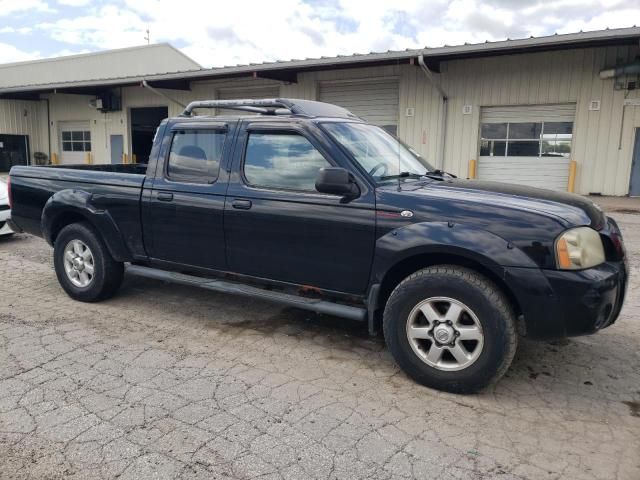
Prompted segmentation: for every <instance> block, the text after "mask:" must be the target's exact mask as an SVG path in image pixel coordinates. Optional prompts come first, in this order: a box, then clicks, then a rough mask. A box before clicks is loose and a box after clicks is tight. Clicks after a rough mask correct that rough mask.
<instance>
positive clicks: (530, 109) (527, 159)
mask: <svg viewBox="0 0 640 480" xmlns="http://www.w3.org/2000/svg"><path fill="white" fill-rule="evenodd" d="M575 112H576V107H575V104H562V105H532V106H508V107H504V106H503V107H483V108H482V110H481V114H480V148H479V150H480V155H479V162H478V178H479V179H481V180H492V181H499V182H509V183H517V184H522V185H528V186H533V187H541V188H549V189H553V190H566V189H567V181H568V176H569V163H570V161H571V144H572V138H573V122H574V118H575Z"/></svg>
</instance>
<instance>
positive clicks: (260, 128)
mask: <svg viewBox="0 0 640 480" xmlns="http://www.w3.org/2000/svg"><path fill="white" fill-rule="evenodd" d="M252 133H258V134H260V133H261V134H272V135H297V136H299V137H302V138H304V139H305V140H307V141H308V142H309V144H310V145H311V146H312V147H313V148H314V149H315V150H316V151H317V152H318V153H319V154H320V155H321V156H322V158H323V159H324V160H325V161H326V162H327V163H328V166H329V167H336V166H338V165H337V164H336V163H335V162H334V161H333V160H332V159H331V157H330V156H329V155H327V154H326V153H325V151H324V150H323V149H322V148H321V147H320V146H319V145H318V143H317V142H315V141H314V139H313V138H311V137H310V135H307V133H306V132H305V130H303V129H302V128H300V127H298V126H296V125H255V124H254V125H251V124H249V125H248V126H247V128H246V129H245V138H244V145H243V148H242V158H241V161H240V169H239V173H240V178H241V179H242V183H243V184H244V185H245V186H246V187H249V188H252V189H255V190H262V191H269V192H287V193H300V194H306V195H316V196H321V197H335V195H329V194H326V193H321V192H318V191H317V190H316V189H315V188H314V189H313V190H300V189H294V188H285V187H277V186H269V185H256V184H254V183H251V182H250V181H249V179H248V178H247V177H246V175H245V162H246V160H247V149H248V147H249V138H250V137H251V134H252Z"/></svg>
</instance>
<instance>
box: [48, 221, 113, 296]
mask: <svg viewBox="0 0 640 480" xmlns="http://www.w3.org/2000/svg"><path fill="white" fill-rule="evenodd" d="M53 261H54V265H55V269H56V276H57V277H58V282H60V285H61V286H62V288H63V289H64V291H65V292H67V294H68V295H69V296H70V297H71V298H73V299H74V300H80V301H81V302H97V301H100V300H104V299H107V298H109V297H111V296H113V295H114V294H115V293H116V291H117V290H118V288H120V285H121V284H122V278H123V275H124V265H123V264H122V263H121V262H116V261H115V260H114V259H113V258H112V257H111V254H110V253H109V250H108V249H107V247H106V245H105V244H104V242H103V241H102V239H101V238H100V237H99V236H98V235H97V234H96V233H95V231H94V230H93V228H92V227H91V226H90V225H88V224H85V223H74V224H71V225H67V226H66V227H64V228H63V229H62V230H61V231H60V233H59V234H58V237H57V238H56V241H55V244H54V248H53Z"/></svg>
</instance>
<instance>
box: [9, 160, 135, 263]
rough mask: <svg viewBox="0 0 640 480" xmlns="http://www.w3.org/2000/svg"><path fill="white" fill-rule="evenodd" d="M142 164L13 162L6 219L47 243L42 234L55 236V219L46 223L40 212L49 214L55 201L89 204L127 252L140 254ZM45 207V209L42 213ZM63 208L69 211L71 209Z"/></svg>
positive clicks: (52, 211)
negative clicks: (111, 227)
mask: <svg viewBox="0 0 640 480" xmlns="http://www.w3.org/2000/svg"><path fill="white" fill-rule="evenodd" d="M146 168H147V166H146V164H129V165H122V164H120V165H69V166H67V165H56V166H37V167H36V166H28V167H25V166H16V167H13V168H12V169H11V172H10V180H11V196H12V200H13V205H14V208H13V209H12V212H11V216H12V220H13V222H14V224H16V225H17V226H18V227H20V228H21V229H22V230H24V231H26V232H27V233H31V234H33V235H38V236H43V237H45V239H46V240H47V241H49V242H51V241H52V238H47V237H48V235H51V234H52V235H55V229H56V225H55V220H54V223H53V224H52V225H46V222H44V220H45V217H48V218H51V217H53V216H54V212H55V209H56V205H55V204H56V202H59V201H60V202H62V203H64V204H65V205H69V204H71V205H74V204H76V205H77V206H78V210H79V211H80V210H82V208H89V209H90V211H93V212H96V213H99V212H104V215H105V218H106V217H108V218H109V219H110V221H111V222H112V223H113V224H114V229H115V230H116V231H117V235H119V236H120V237H121V238H122V241H123V242H124V244H125V245H126V247H124V250H126V251H127V252H128V254H130V255H135V254H141V255H144V246H143V244H142V226H141V225H140V196H141V193H142V188H143V185H144V181H145V175H146ZM61 196H62V197H61ZM63 197H64V198H63ZM45 208H46V210H47V212H48V213H47V214H46V215H43V212H44V211H45ZM66 211H67V214H70V212H73V209H68V208H67V209H66ZM50 229H53V232H51V231H50Z"/></svg>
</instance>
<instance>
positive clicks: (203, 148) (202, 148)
mask: <svg viewBox="0 0 640 480" xmlns="http://www.w3.org/2000/svg"><path fill="white" fill-rule="evenodd" d="M225 138H226V133H225V132H224V131H217V130H193V131H179V132H175V134H174V135H173V140H172V142H171V150H170V152H169V161H168V162H167V177H168V178H169V179H171V180H175V181H184V182H189V183H212V182H214V181H215V180H216V179H217V178H218V172H219V170H220V160H221V159H222V151H223V148H224V141H225Z"/></svg>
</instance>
